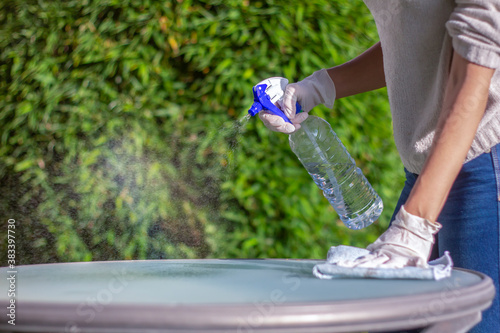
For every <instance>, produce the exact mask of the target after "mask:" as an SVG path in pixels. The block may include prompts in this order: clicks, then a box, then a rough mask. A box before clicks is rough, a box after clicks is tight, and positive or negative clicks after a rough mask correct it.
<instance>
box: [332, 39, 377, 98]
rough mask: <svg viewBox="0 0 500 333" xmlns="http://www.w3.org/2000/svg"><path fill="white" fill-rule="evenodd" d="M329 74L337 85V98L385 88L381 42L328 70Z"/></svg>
mask: <svg viewBox="0 0 500 333" xmlns="http://www.w3.org/2000/svg"><path fill="white" fill-rule="evenodd" d="M328 74H329V75H330V78H331V79H332V81H333V82H334V84H335V87H336V90H337V98H342V97H346V96H351V95H355V94H359V93H363V92H367V91H371V90H375V89H378V88H382V87H385V75H384V63H383V61H382V47H381V46H380V42H378V43H377V44H375V45H373V46H372V47H371V48H369V49H368V50H366V51H365V52H363V53H362V54H360V55H359V56H357V57H356V58H354V59H352V60H350V61H348V62H346V63H344V64H342V65H339V66H336V67H332V68H330V69H328Z"/></svg>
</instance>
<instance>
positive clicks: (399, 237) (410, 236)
mask: <svg viewBox="0 0 500 333" xmlns="http://www.w3.org/2000/svg"><path fill="white" fill-rule="evenodd" d="M439 229H441V224H439V223H438V222H431V221H429V220H426V219H423V218H421V217H418V216H415V215H412V214H410V213H408V212H407V211H406V210H405V209H404V206H401V209H400V210H399V212H398V214H397V215H396V219H395V220H394V221H393V223H392V224H391V226H390V227H389V229H387V230H386V231H385V232H384V233H383V234H382V235H381V236H380V237H379V238H378V239H377V240H376V241H375V242H374V243H373V244H370V245H369V246H368V247H367V250H369V251H370V252H371V253H370V254H368V255H366V256H362V257H359V258H357V259H356V260H354V261H343V262H338V263H337V265H339V266H344V267H366V268H375V267H382V268H402V267H405V266H415V267H421V268H427V267H428V266H427V261H428V260H429V256H430V253H431V250H432V246H433V244H434V235H435V234H436V233H437V232H438V231H439Z"/></svg>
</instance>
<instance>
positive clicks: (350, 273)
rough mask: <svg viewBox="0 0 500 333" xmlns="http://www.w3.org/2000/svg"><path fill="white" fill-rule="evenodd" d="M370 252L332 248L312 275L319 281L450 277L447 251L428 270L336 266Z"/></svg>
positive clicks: (350, 247)
mask: <svg viewBox="0 0 500 333" xmlns="http://www.w3.org/2000/svg"><path fill="white" fill-rule="evenodd" d="M369 253H370V251H368V250H366V249H362V248H359V247H354V246H345V245H339V246H332V247H331V248H330V250H329V251H328V255H327V258H326V263H324V264H318V265H316V266H314V267H313V274H314V275H315V276H316V277H318V278H320V279H334V278H376V279H419V280H441V279H444V278H447V277H449V276H450V275H451V270H452V268H453V261H452V260H451V257H450V254H449V252H448V251H445V253H444V255H443V256H442V257H440V258H438V259H436V260H432V261H429V267H428V268H420V267H403V268H366V267H343V266H338V265H337V262H339V261H341V260H355V259H356V258H358V257H361V256H364V255H367V254H369Z"/></svg>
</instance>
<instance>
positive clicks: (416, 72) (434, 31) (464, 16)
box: [365, 0, 500, 173]
mask: <svg viewBox="0 0 500 333" xmlns="http://www.w3.org/2000/svg"><path fill="white" fill-rule="evenodd" d="M365 3H366V5H367V6H368V8H369V9H370V11H371V13H372V15H373V17H374V18H375V23H376V25H377V29H378V33H379V37H380V42H381V45H382V52H383V57H384V71H385V78H386V82H387V91H388V95H389V102H390V106H391V112H392V117H393V130H394V138H395V141H396V146H397V148H398V151H399V154H400V156H401V159H402V161H403V164H404V166H405V167H406V168H407V169H408V170H409V171H411V172H413V173H420V171H421V170H422V167H423V165H424V162H425V160H426V158H427V155H428V154H429V150H430V147H431V144H432V140H433V137H434V132H435V128H436V124H437V120H438V117H439V113H440V111H441V105H442V103H443V95H444V90H445V85H446V80H447V77H448V74H449V68H450V64H451V57H452V54H453V50H455V52H458V53H459V54H460V55H461V56H462V57H464V58H465V59H467V60H468V61H470V62H473V63H476V64H478V65H481V66H485V67H489V68H494V69H496V71H495V74H494V76H493V78H492V81H491V85H490V90H489V98H488V104H487V107H486V112H485V114H484V116H483V119H482V120H481V123H480V125H479V128H478V131H477V133H476V137H475V138H474V141H473V143H472V146H471V148H470V150H469V153H468V155H467V158H466V160H465V161H464V162H467V161H470V160H471V159H473V158H475V157H477V156H478V155H480V154H482V153H483V152H487V151H489V149H490V148H491V147H492V146H494V145H496V144H497V143H499V142H500V0H365Z"/></svg>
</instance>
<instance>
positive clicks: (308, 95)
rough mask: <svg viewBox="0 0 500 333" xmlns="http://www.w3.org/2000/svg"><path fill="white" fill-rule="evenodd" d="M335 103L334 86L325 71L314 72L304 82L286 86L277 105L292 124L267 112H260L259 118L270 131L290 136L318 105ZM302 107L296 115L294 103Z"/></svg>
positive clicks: (327, 105)
mask: <svg viewBox="0 0 500 333" xmlns="http://www.w3.org/2000/svg"><path fill="white" fill-rule="evenodd" d="M334 101H335V85H334V84H333V81H332V79H331V78H330V76H329V75H328V72H327V70H326V69H322V70H319V71H317V72H314V73H313V74H312V75H310V76H308V77H306V78H305V79H304V80H302V81H299V82H296V83H291V84H288V85H287V86H286V88H285V93H284V96H283V100H282V103H281V104H282V105H279V107H280V108H281V110H282V111H283V113H284V114H285V115H286V116H287V117H288V119H290V121H291V122H292V124H290V123H287V122H285V121H284V120H283V118H281V117H280V116H276V115H273V114H271V113H269V112H267V111H265V110H264V111H261V112H260V113H259V118H260V119H261V120H262V122H263V123H264V125H265V126H266V127H267V128H269V129H270V130H272V131H275V132H282V133H286V134H291V133H293V132H295V131H297V130H298V129H299V128H300V123H301V122H303V121H304V120H306V119H307V116H308V113H309V111H311V109H312V108H314V107H315V106H317V105H319V104H324V105H325V106H326V107H329V108H331V107H333V102H334ZM297 102H298V103H299V104H300V106H301V107H302V112H301V113H298V114H297V113H296V106H295V105H296V103H297Z"/></svg>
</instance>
